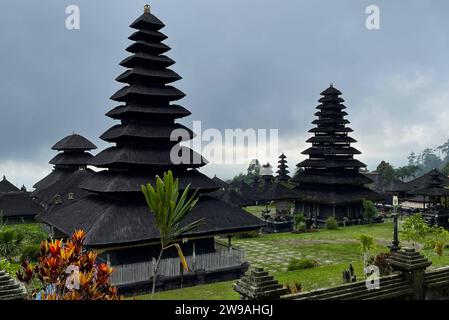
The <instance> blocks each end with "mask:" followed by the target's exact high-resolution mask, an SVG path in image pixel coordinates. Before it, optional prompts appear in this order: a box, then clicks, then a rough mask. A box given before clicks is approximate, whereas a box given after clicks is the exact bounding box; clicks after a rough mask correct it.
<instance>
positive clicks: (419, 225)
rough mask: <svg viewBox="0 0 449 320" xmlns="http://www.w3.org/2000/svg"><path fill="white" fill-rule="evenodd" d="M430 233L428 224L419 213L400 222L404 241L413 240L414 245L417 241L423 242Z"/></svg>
mask: <svg viewBox="0 0 449 320" xmlns="http://www.w3.org/2000/svg"><path fill="white" fill-rule="evenodd" d="M429 233H430V226H429V225H428V224H427V222H426V220H424V218H423V217H422V216H421V215H420V214H414V215H412V216H411V217H409V218H407V219H406V220H405V221H404V223H403V224H402V231H401V234H402V237H403V239H404V240H406V241H411V242H413V245H414V246H415V247H416V244H417V243H418V242H421V243H424V242H425V240H426V237H427V236H428V235H429Z"/></svg>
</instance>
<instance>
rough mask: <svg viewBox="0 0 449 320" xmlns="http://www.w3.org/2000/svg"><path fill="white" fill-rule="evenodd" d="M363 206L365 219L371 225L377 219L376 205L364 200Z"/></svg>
mask: <svg viewBox="0 0 449 320" xmlns="http://www.w3.org/2000/svg"><path fill="white" fill-rule="evenodd" d="M362 206H363V218H365V220H366V221H367V222H368V223H369V224H371V223H373V220H374V219H375V218H376V217H377V209H376V207H375V206H374V203H373V202H372V201H371V200H365V199H364V200H363V201H362Z"/></svg>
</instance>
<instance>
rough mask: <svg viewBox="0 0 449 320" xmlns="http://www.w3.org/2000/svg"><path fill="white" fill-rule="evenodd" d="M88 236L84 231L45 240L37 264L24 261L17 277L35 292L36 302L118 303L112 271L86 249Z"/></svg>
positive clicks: (31, 293) (33, 293)
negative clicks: (110, 301) (36, 286)
mask: <svg viewBox="0 0 449 320" xmlns="http://www.w3.org/2000/svg"><path fill="white" fill-rule="evenodd" d="M85 237H86V234H85V233H84V231H82V230H77V231H75V232H74V233H73V235H72V236H71V237H70V239H68V240H66V241H65V242H64V241H62V240H52V241H47V240H45V241H42V243H41V252H40V256H39V258H38V261H37V264H36V265H35V266H33V265H32V264H31V262H30V261H28V260H26V261H23V262H22V268H21V270H19V271H18V272H17V278H18V279H19V280H20V281H21V282H23V283H24V284H25V285H26V286H27V287H28V288H32V286H31V284H32V283H35V282H38V283H40V286H39V287H40V288H38V289H32V290H31V292H30V298H31V299H36V300H118V299H120V297H119V295H118V292H117V288H115V287H113V286H111V282H110V278H111V274H112V268H111V267H109V266H108V265H107V264H105V263H101V264H98V263H97V262H96V259H97V254H96V253H95V252H93V251H87V250H83V243H84V239H85Z"/></svg>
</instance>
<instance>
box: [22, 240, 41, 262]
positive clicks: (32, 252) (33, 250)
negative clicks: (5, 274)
mask: <svg viewBox="0 0 449 320" xmlns="http://www.w3.org/2000/svg"><path fill="white" fill-rule="evenodd" d="M40 251H41V249H40V246H39V245H38V244H30V245H27V246H26V247H25V248H23V250H22V256H21V257H20V260H21V261H24V260H30V261H37V258H39V254H40Z"/></svg>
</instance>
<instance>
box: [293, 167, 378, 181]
mask: <svg viewBox="0 0 449 320" xmlns="http://www.w3.org/2000/svg"><path fill="white" fill-rule="evenodd" d="M321 171H323V172H321ZM296 180H297V181H298V182H300V183H314V184H350V185H365V184H369V183H371V182H372V181H371V179H370V178H368V177H366V176H365V175H363V174H360V173H359V172H358V171H350V170H338V171H330V170H327V171H326V170H313V169H308V170H306V171H304V172H302V173H301V174H300V175H298V177H297V179H296Z"/></svg>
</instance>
